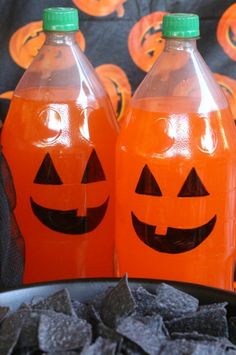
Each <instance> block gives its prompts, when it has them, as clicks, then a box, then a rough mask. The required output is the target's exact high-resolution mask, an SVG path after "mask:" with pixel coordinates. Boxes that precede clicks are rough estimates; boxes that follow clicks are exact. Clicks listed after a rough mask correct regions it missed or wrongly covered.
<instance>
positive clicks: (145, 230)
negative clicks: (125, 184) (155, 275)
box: [131, 165, 216, 254]
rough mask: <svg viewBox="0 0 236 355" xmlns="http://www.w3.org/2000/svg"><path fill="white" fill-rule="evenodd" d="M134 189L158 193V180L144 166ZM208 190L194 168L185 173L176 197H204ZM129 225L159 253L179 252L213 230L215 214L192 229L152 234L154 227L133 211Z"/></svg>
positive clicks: (188, 247)
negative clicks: (185, 176) (141, 219)
mask: <svg viewBox="0 0 236 355" xmlns="http://www.w3.org/2000/svg"><path fill="white" fill-rule="evenodd" d="M135 192H136V193H137V194H141V195H146V196H162V192H161V190H160V187H159V186H158V183H157V181H156V179H155V177H154V176H153V174H152V173H151V171H150V169H149V168H148V166H147V165H145V167H144V168H143V170H142V173H141V176H140V179H139V182H138V185H137V187H136V190H135ZM208 195H209V193H208V191H207V190H206V188H205V186H204V185H203V183H202V182H201V180H200V178H199V176H198V174H197V172H196V170H195V169H194V168H192V169H191V171H190V172H189V174H188V176H187V178H186V180H185V182H184V184H183V186H182V188H181V189H180V191H179V193H178V197H182V198H183V197H185V198H193V197H201V196H208ZM131 215H132V224H133V227H134V230H135V232H136V234H137V236H138V237H139V239H140V240H141V241H142V242H144V243H145V244H146V245H148V246H149V247H151V248H152V249H154V250H156V251H158V252H160V253H169V254H179V253H184V252H187V251H190V250H193V249H194V248H196V247H198V246H199V245H200V244H201V243H202V242H203V241H204V240H205V239H206V238H207V237H209V235H210V234H211V232H212V231H213V229H214V227H215V224H216V215H214V216H213V217H212V218H211V219H210V220H209V221H208V222H207V223H204V224H203V225H200V226H197V227H195V228H188V229H186V228H173V227H167V231H166V234H165V235H164V234H158V233H156V232H155V231H156V226H153V225H150V224H147V223H145V222H142V221H140V220H139V219H138V218H137V216H136V215H135V214H134V212H132V213H131Z"/></svg>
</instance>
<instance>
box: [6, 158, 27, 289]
mask: <svg viewBox="0 0 236 355" xmlns="http://www.w3.org/2000/svg"><path fill="white" fill-rule="evenodd" d="M0 166H1V169H0V236H1V238H0V289H6V288H12V287H16V286H20V285H21V284H22V279H23V272H24V259H25V246H24V239H23V237H22V235H21V232H20V229H19V227H18V225H17V222H16V219H15V216H14V208H15V205H16V194H15V189H14V184H13V180H12V176H11V172H10V169H9V166H8V164H7V162H6V160H5V158H4V156H3V155H2V154H1V155H0Z"/></svg>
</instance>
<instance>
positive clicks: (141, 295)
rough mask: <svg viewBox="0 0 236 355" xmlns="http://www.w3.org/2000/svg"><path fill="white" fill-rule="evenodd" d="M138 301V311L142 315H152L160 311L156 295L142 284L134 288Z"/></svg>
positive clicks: (134, 294) (133, 291)
mask: <svg viewBox="0 0 236 355" xmlns="http://www.w3.org/2000/svg"><path fill="white" fill-rule="evenodd" d="M132 294H133V296H134V299H135V302H136V305H137V307H136V312H137V313H140V314H142V315H151V314H154V313H157V312H158V304H157V297H156V295H154V294H152V293H150V292H148V291H147V290H146V289H145V288H143V287H142V286H139V287H137V288H135V289H133V290H132Z"/></svg>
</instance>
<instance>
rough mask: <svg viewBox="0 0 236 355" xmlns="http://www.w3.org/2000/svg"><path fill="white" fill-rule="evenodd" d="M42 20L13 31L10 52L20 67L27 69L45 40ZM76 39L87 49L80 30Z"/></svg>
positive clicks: (81, 46)
mask: <svg viewBox="0 0 236 355" xmlns="http://www.w3.org/2000/svg"><path fill="white" fill-rule="evenodd" d="M42 26H43V23H42V21H36V22H31V23H28V24H27V25H25V26H23V27H20V28H19V29H18V30H17V31H16V32H14V33H13V35H12V36H11V39H10V43H9V52H10V55H11V57H12V59H13V60H14V61H15V62H16V64H18V65H19V66H20V67H22V68H24V69H26V68H28V67H29V65H30V64H31V62H32V60H33V59H34V57H35V56H36V55H37V54H38V51H39V50H40V48H41V47H42V45H43V43H44V41H45V33H44V32H43V27H42ZM76 40H77V43H78V45H79V46H80V48H81V50H83V51H84V49H85V39H84V36H83V34H82V33H81V32H80V31H79V32H77V33H76Z"/></svg>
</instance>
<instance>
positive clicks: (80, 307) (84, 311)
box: [71, 300, 89, 320]
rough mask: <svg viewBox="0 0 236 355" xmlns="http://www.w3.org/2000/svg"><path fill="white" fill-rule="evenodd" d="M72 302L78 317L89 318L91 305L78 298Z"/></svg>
mask: <svg viewBox="0 0 236 355" xmlns="http://www.w3.org/2000/svg"><path fill="white" fill-rule="evenodd" d="M71 303H72V307H73V309H74V312H75V314H76V315H77V317H78V318H82V319H85V320H88V313H89V310H88V307H89V306H88V305H87V304H84V303H81V302H79V301H76V300H71Z"/></svg>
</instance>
